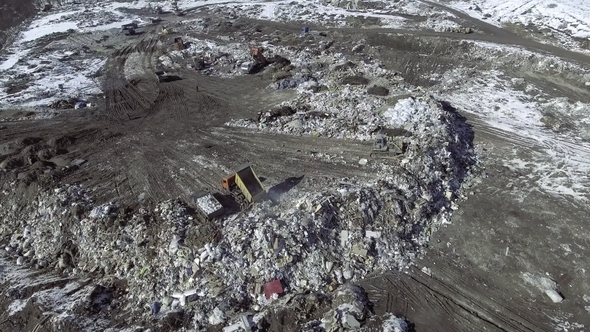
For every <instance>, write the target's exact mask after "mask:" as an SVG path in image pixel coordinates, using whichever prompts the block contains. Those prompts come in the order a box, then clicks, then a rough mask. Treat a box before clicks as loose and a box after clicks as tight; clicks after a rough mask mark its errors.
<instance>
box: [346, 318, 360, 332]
mask: <svg viewBox="0 0 590 332" xmlns="http://www.w3.org/2000/svg"><path fill="white" fill-rule="evenodd" d="M344 325H345V327H348V328H349V329H358V328H360V327H361V323H359V321H358V320H356V318H354V316H353V315H351V314H345V316H344Z"/></svg>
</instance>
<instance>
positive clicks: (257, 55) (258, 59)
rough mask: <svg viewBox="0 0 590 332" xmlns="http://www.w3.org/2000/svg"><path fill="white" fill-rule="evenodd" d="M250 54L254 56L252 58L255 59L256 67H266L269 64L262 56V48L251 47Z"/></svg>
mask: <svg viewBox="0 0 590 332" xmlns="http://www.w3.org/2000/svg"><path fill="white" fill-rule="evenodd" d="M250 54H252V58H254V61H255V63H254V65H260V66H263V67H264V66H266V65H267V64H268V61H267V60H266V58H265V57H264V55H263V54H262V48H260V47H251V48H250Z"/></svg>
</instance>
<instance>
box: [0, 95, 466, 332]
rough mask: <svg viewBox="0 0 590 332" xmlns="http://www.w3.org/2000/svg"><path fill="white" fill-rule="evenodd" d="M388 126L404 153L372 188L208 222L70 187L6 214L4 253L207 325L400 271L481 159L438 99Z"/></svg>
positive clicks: (284, 200)
mask: <svg viewBox="0 0 590 332" xmlns="http://www.w3.org/2000/svg"><path fill="white" fill-rule="evenodd" d="M400 119H401V120H400ZM402 120H403V121H402ZM380 122H381V123H382V124H384V125H387V124H389V125H390V126H393V125H395V126H398V127H402V128H403V129H404V130H406V131H407V132H408V133H409V135H407V136H406V137H405V138H404V140H405V142H406V143H407V145H408V147H407V151H406V153H405V157H404V159H403V160H402V161H401V162H400V164H399V165H397V164H392V165H384V166H383V167H384V168H383V172H382V173H380V174H381V175H379V176H377V177H376V179H375V180H373V181H369V182H367V181H360V180H358V179H341V180H336V181H334V180H329V179H326V180H314V181H315V182H313V181H310V182H309V183H307V184H306V185H304V186H303V187H301V188H300V189H298V190H292V191H291V192H289V193H287V194H285V195H283V196H282V197H281V201H280V202H279V203H278V204H274V203H271V202H270V201H266V202H263V203H260V204H257V205H255V206H254V207H253V208H252V209H251V210H249V211H248V212H246V213H242V214H238V215H234V216H232V217H229V218H224V219H220V220H218V221H216V222H209V223H207V221H204V220H198V221H197V220H193V219H194V218H198V217H197V216H196V215H193V213H192V212H191V210H190V209H189V208H188V207H187V206H186V204H184V203H183V202H180V201H167V202H162V203H160V204H158V205H157V206H156V207H155V208H154V209H153V210H149V209H146V208H141V209H139V211H137V212H136V213H130V211H125V210H124V209H123V210H121V209H120V208H118V207H117V206H116V205H115V204H113V203H107V204H103V205H98V206H94V205H93V204H92V198H91V195H90V194H89V193H88V192H87V191H86V190H84V189H82V188H80V187H77V186H69V187H66V188H61V189H58V190H56V191H55V192H46V193H43V194H41V195H40V196H39V197H38V199H37V201H38V204H37V205H36V206H34V207H32V208H31V210H30V211H28V213H26V212H25V213H18V214H11V213H9V211H10V209H6V208H3V209H1V211H6V212H7V215H5V216H3V219H4V220H5V223H4V224H3V229H2V234H4V235H11V236H12V237H11V242H10V244H9V246H8V247H7V248H6V250H7V251H8V252H9V253H11V254H12V255H13V257H14V258H15V259H16V260H17V263H19V264H36V265H38V266H39V267H46V266H53V267H56V268H59V269H62V270H65V271H66V272H67V273H74V274H76V273H81V272H98V273H100V274H101V275H104V276H105V277H106V276H111V277H116V278H121V279H125V280H127V282H128V288H129V295H128V300H129V303H130V305H131V307H130V308H129V309H130V310H132V311H135V312H136V313H138V312H139V313H140V314H141V313H142V314H149V312H150V311H149V310H146V309H144V308H146V306H147V305H148V304H150V303H154V302H157V303H159V304H158V305H160V304H161V309H160V307H158V310H157V311H158V312H160V311H162V312H167V311H170V310H172V309H174V308H177V307H181V306H185V307H195V308H198V310H196V311H195V312H197V314H196V316H195V319H194V320H195V323H198V324H199V325H203V326H204V325H208V324H211V322H215V323H222V322H225V320H226V318H227V317H231V316H232V314H234V313H237V312H239V311H240V310H242V309H253V310H262V311H263V312H264V310H265V308H266V307H267V306H269V305H270V304H271V303H272V302H273V301H274V300H273V299H274V298H276V294H279V293H280V292H276V294H275V295H272V294H271V296H268V294H266V295H265V294H264V293H263V290H264V285H265V284H266V283H268V282H270V281H273V280H275V281H277V282H280V286H279V287H280V288H281V292H286V293H303V292H307V291H310V290H313V291H318V292H324V291H326V290H328V289H330V288H337V287H338V285H340V284H343V283H345V282H347V281H355V280H358V279H360V278H362V277H364V276H366V275H367V274H368V273H371V272H373V271H376V270H387V269H403V268H405V267H407V266H408V265H409V264H411V262H412V260H413V259H414V257H415V256H416V255H419V254H420V253H421V252H422V250H423V248H424V246H425V245H426V244H427V243H428V238H429V235H430V233H431V231H432V230H433V229H434V228H436V227H437V226H438V225H440V224H443V223H445V222H447V220H448V218H449V217H450V214H451V211H452V210H453V209H455V208H456V206H455V205H454V203H453V200H454V199H455V198H456V196H457V194H458V190H459V186H460V183H461V182H462V181H463V179H464V178H465V177H467V176H468V171H469V166H470V165H472V164H473V162H474V160H473V158H474V156H473V150H471V148H470V145H469V144H470V143H469V131H468V128H467V127H466V126H465V125H464V123H463V122H461V119H460V118H459V117H458V115H457V114H455V113H454V112H452V110H447V109H445V107H442V105H440V104H438V103H437V102H436V101H435V100H433V99H430V98H427V97H422V98H413V99H407V100H402V101H401V102H400V104H398V106H396V107H394V108H391V109H388V110H387V111H386V112H385V113H384V114H383V116H382V117H381V118H380ZM13 230H16V231H15V232H14V231H13ZM154 262H157V263H154ZM205 312H207V313H210V314H211V315H213V314H215V313H217V314H215V315H216V316H215V317H209V316H204V315H203V314H202V313H205ZM219 312H221V313H223V315H221V314H219ZM198 313H201V314H198Z"/></svg>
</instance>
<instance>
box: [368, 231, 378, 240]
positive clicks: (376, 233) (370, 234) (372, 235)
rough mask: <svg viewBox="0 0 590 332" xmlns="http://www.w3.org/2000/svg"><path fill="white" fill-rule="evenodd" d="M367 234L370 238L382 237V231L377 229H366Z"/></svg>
mask: <svg viewBox="0 0 590 332" xmlns="http://www.w3.org/2000/svg"><path fill="white" fill-rule="evenodd" d="M365 236H366V237H368V238H373V239H378V238H380V237H381V232H376V231H366V232H365Z"/></svg>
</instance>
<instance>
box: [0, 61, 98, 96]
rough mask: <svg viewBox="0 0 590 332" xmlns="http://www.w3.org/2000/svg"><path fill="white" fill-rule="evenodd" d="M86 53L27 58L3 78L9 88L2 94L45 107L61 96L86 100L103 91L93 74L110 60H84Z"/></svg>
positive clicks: (1, 79)
mask: <svg viewBox="0 0 590 332" xmlns="http://www.w3.org/2000/svg"><path fill="white" fill-rule="evenodd" d="M83 52H84V51H83V50H75V51H68V52H65V53H64V52H48V53H42V54H37V55H31V56H28V57H26V58H25V59H23V60H21V61H19V62H18V63H17V64H16V65H15V66H13V67H12V68H11V69H10V70H8V71H6V72H5V73H4V75H3V76H2V78H0V84H2V85H3V86H4V89H5V92H0V96H2V94H6V98H5V99H4V100H5V102H6V103H9V104H24V105H25V106H41V105H49V104H51V102H53V101H55V100H58V99H67V98H71V97H74V98H76V99H81V100H84V99H85V98H87V97H88V96H91V95H96V94H99V93H101V89H100V84H99V82H97V81H96V80H94V79H93V78H92V77H94V76H96V75H97V73H99V72H100V71H101V70H102V69H103V68H104V66H105V64H106V60H105V59H83V58H82V56H84V54H83ZM80 68H83V69H80ZM56 77H59V79H56ZM15 89H16V90H15ZM11 90H12V91H11ZM8 92H10V93H8Z"/></svg>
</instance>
